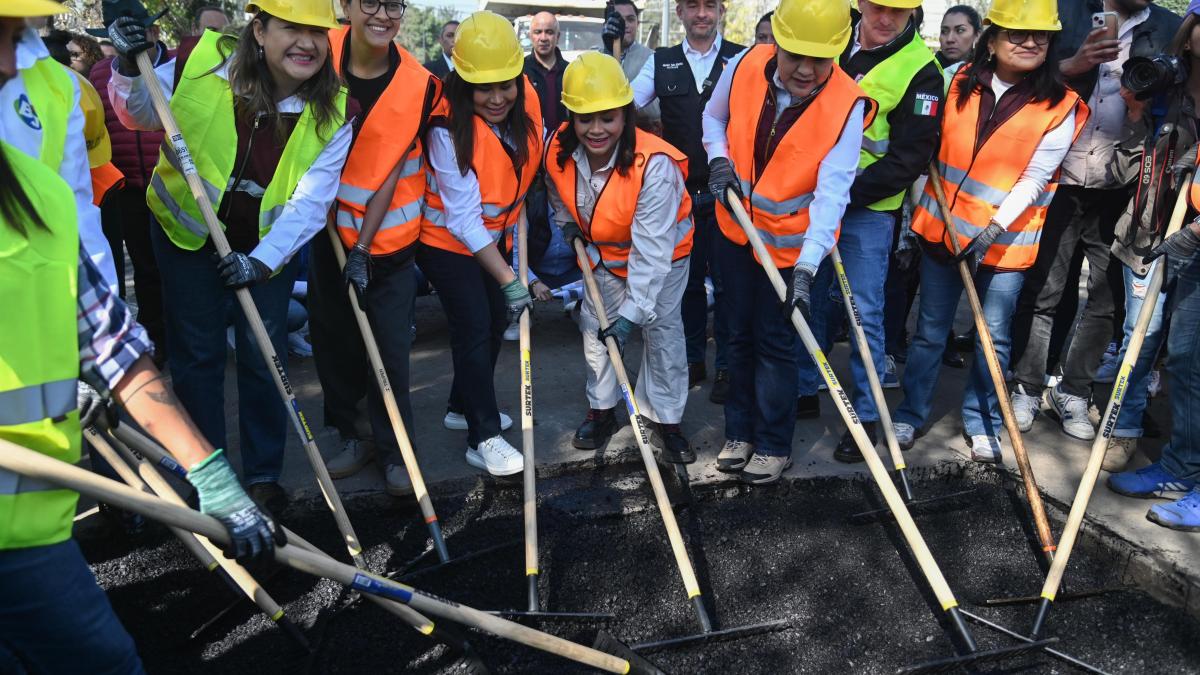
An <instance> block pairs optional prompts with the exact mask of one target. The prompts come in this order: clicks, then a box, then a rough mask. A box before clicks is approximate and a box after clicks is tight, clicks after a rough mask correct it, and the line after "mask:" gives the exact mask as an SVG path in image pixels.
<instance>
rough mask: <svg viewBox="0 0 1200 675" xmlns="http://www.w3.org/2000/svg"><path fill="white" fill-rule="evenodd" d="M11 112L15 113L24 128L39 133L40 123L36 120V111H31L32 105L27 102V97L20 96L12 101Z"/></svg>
mask: <svg viewBox="0 0 1200 675" xmlns="http://www.w3.org/2000/svg"><path fill="white" fill-rule="evenodd" d="M13 110H15V111H16V113H17V117H20V118H21V121H22V122H24V123H25V126H27V127H29V128H30V129H33V130H34V131H41V129H42V121H41V120H39V119H38V116H37V111H35V110H34V109H33V104H32V103H30V102H29V97H28V96H26V95H25V94H21V95H20V96H18V97H17V100H15V101H13Z"/></svg>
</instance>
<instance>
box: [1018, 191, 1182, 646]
mask: <svg viewBox="0 0 1200 675" xmlns="http://www.w3.org/2000/svg"><path fill="white" fill-rule="evenodd" d="M1190 182H1191V181H1189V180H1183V181H1180V185H1181V189H1180V190H1179V196H1178V197H1177V198H1176V199H1175V210H1174V211H1172V212H1171V220H1170V221H1169V222H1168V223H1167V231H1166V234H1165V235H1164V237H1169V236H1171V235H1172V234H1174V233H1175V232H1177V231H1179V228H1180V227H1182V226H1183V221H1184V218H1185V217H1186V216H1187V210H1188V201H1187V198H1188V190H1187V186H1188V184H1189V183H1190ZM1166 270H1167V261H1166V260H1159V261H1158V264H1156V265H1155V266H1154V273H1153V274H1154V276H1153V278H1151V280H1150V287H1149V288H1147V289H1146V298H1145V300H1143V301H1142V309H1141V312H1140V313H1138V317H1137V323H1136V324H1134V328H1133V334H1132V335H1130V336H1129V344H1128V345H1127V346H1126V347H1125V358H1124V359H1122V360H1121V367H1120V369H1119V370H1118V371H1117V379H1116V382H1115V383H1114V384H1113V390H1112V396H1110V397H1109V399H1108V406H1107V407H1106V408H1105V410H1104V418H1103V419H1102V420H1101V422H1100V433H1098V434H1096V440H1094V441H1092V452H1091V454H1090V455H1088V462H1087V466H1086V467H1085V468H1084V470H1083V476H1082V477H1081V478H1080V480H1079V488H1078V489H1077V490H1076V491H1075V499H1074V500H1073V501H1072V502H1071V512H1070V513H1069V514H1068V515H1067V524H1066V527H1064V528H1063V532H1062V540H1061V546H1060V548H1059V553H1060V555H1059V556H1058V558H1057V559H1055V561H1054V563H1053V564H1052V565H1050V572H1049V573H1048V574H1046V581H1045V583H1044V584H1043V585H1042V595H1041V598H1039V600H1040V604H1039V605H1038V610H1037V615H1036V617H1034V620H1033V628H1032V629H1031V630H1030V636H1031V637H1033V638H1035V639H1036V638H1037V637H1038V636H1039V635H1041V633H1042V629H1043V628H1044V627H1045V624H1046V617H1047V616H1048V615H1049V613H1050V605H1051V603H1053V602H1054V600H1055V597H1056V595H1057V594H1058V590H1059V586H1060V585H1061V584H1062V578H1063V574H1064V573H1065V572H1066V568H1067V561H1068V560H1069V559H1070V557H1071V551H1072V550H1073V549H1074V548H1075V541H1076V539H1077V538H1078V537H1079V530H1080V528H1081V527H1083V516H1084V514H1085V513H1086V512H1087V507H1088V502H1089V501H1090V500H1091V498H1092V490H1094V489H1095V487H1096V480H1097V479H1098V478H1099V477H1100V465H1101V464H1103V463H1104V453H1105V451H1106V450H1107V449H1108V441H1109V439H1110V438H1112V433H1113V429H1114V428H1115V427H1116V424H1117V413H1119V412H1120V410H1121V403H1122V402H1123V401H1124V400H1125V389H1126V387H1127V386H1128V385H1129V373H1130V372H1131V371H1132V370H1133V366H1134V364H1135V363H1137V359H1138V354H1140V353H1141V351H1142V342H1143V341H1144V340H1145V339H1146V330H1147V329H1148V328H1149V327H1150V319H1151V318H1153V316H1154V306H1155V304H1156V303H1157V302H1158V294H1159V293H1161V292H1162V287H1163V280H1164V279H1165V278H1166V275H1167V271H1166Z"/></svg>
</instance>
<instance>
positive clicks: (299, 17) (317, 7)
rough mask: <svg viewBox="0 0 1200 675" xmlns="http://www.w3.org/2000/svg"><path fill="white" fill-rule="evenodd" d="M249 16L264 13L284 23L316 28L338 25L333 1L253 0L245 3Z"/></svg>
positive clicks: (335, 26)
mask: <svg viewBox="0 0 1200 675" xmlns="http://www.w3.org/2000/svg"><path fill="white" fill-rule="evenodd" d="M246 11H247V12H249V13H250V14H257V13H258V12H266V13H267V14H270V15H271V16H276V17H279V18H280V19H283V20H284V21H290V22H291V23H298V24H300V25H302V26H316V27H317V28H337V27H338V26H339V25H340V24H339V23H338V20H337V15H336V14H334V13H333V0H254V2H249V3H246Z"/></svg>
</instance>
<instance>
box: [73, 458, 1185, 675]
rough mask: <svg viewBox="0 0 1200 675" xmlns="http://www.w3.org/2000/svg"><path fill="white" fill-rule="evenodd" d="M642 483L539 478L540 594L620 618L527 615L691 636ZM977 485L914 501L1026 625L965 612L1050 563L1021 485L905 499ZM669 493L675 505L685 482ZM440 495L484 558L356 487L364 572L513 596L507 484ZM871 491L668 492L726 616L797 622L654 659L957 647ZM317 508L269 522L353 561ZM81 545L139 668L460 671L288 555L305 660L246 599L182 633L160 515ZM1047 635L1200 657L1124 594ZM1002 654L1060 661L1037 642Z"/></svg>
mask: <svg viewBox="0 0 1200 675" xmlns="http://www.w3.org/2000/svg"><path fill="white" fill-rule="evenodd" d="M643 476H644V472H643V471H642V470H641V469H640V467H638V466H637V465H620V466H609V467H606V468H602V469H595V470H593V469H588V470H583V471H568V472H565V473H562V474H560V475H558V476H556V477H553V478H549V479H544V480H541V481H540V483H539V487H540V489H541V490H542V499H541V507H540V509H539V517H540V528H539V529H540V544H541V546H540V548H541V552H542V559H541V563H542V579H541V600H542V606H543V609H545V610H550V611H562V612H568V611H577V612H611V613H613V614H615V615H616V616H617V619H616V620H615V621H610V622H598V621H587V620H573V621H545V620H543V621H534V622H532V623H531V625H534V626H536V627H539V628H542V629H544V630H547V631H548V632H552V633H555V634H557V635H560V636H562V637H565V638H568V639H573V640H577V641H580V642H584V643H586V644H591V641H592V638H593V637H594V635H595V633H596V631H597V630H598V629H600V628H605V629H607V630H609V631H610V632H612V633H614V634H615V635H617V636H618V637H620V638H621V639H623V640H625V641H627V642H629V643H637V642H649V641H654V640H659V639H664V638H671V637H679V636H684V635H689V634H693V633H696V632H697V631H698V630H699V629H698V625H697V622H696V619H695V615H694V613H693V611H692V608H691V606H690V604H689V602H688V600H687V597H686V594H685V592H684V590H683V586H682V583H681V582H680V578H679V574H678V572H677V571H676V569H675V567H674V564H673V561H672V558H671V554H670V549H669V545H668V543H667V538H666V534H665V531H664V528H663V525H662V521H661V519H660V517H659V515H658V513H657V511H656V510H655V509H654V507H653V502H652V501H651V500H650V498H649V493H650V491H649V486H648V485H646V484H645V481H644V477H643ZM676 487H677V486H676ZM972 487H974V488H975V489H976V491H975V492H974V493H972V494H971V495H969V496H967V497H964V498H962V499H959V500H955V501H954V502H946V503H943V504H942V505H939V506H933V507H930V508H927V509H924V510H921V511H920V515H919V516H918V520H917V522H918V525H919V526H920V527H921V531H922V533H923V534H924V536H925V537H926V540H927V542H928V543H929V545H930V548H931V549H932V551H933V553H934V556H935V557H936V558H937V560H938V562H939V563H940V565H941V567H942V570H943V572H944V573H945V575H946V577H947V579H948V581H949V583H950V585H951V587H952V588H953V589H954V590H955V592H956V594H957V595H958V598H959V601H960V603H962V604H963V606H964V607H967V608H969V609H971V611H974V612H976V613H978V614H980V615H982V616H984V617H986V618H988V619H990V620H993V621H996V622H998V623H1001V624H1004V625H1006V626H1008V627H1010V628H1013V629H1015V630H1017V631H1019V632H1027V631H1028V627H1029V625H1030V623H1031V621H1032V619H1033V611H1034V608H1033V606H1020V607H1006V608H975V607H972V606H971V602H972V601H976V600H980V599H983V598H993V597H1008V596H1024V595H1036V594H1037V592H1038V590H1039V589H1040V586H1041V581H1042V578H1043V575H1042V572H1041V571H1040V569H1039V567H1038V560H1039V556H1038V553H1037V547H1036V544H1031V541H1032V535H1031V533H1030V531H1029V530H1028V529H1027V527H1026V526H1025V525H1024V522H1026V521H1025V520H1024V515H1023V513H1024V508H1025V507H1024V502H1023V500H1022V499H1021V497H1020V496H1018V495H1017V494H1016V493H1015V492H1014V491H1013V488H1012V487H1011V486H1009V485H1007V484H1000V483H997V482H993V481H991V480H987V479H983V480H981V479H979V478H971V477H951V478H945V477H944V478H939V479H932V480H929V481H926V482H918V483H916V485H915V489H916V491H917V492H918V497H921V496H933V495H936V494H947V493H950V492H954V491H957V490H963V489H967V488H972ZM674 496H675V497H676V498H677V499H678V501H681V502H682V501H683V499H682V493H680V492H679V491H678V490H676V491H675V494H674ZM436 501H437V509H438V513H439V515H440V516H441V517H442V520H443V526H444V527H445V530H446V533H447V545H448V547H449V549H450V553H451V556H466V555H468V554H476V555H474V557H470V558H469V559H467V560H464V561H462V562H460V563H457V564H451V565H448V566H445V567H438V568H433V569H429V566H430V565H432V564H433V563H434V562H436V556H434V555H433V554H432V553H425V552H426V549H427V541H426V530H425V527H424V525H423V524H422V523H421V521H420V518H419V513H418V512H417V510H416V508H415V506H413V507H409V505H408V504H407V503H403V504H401V503H395V504H394V505H392V506H387V505H383V506H381V502H379V500H374V499H371V500H353V499H351V500H349V501H348V502H347V503H348V505H349V506H350V511H351V513H350V515H351V520H352V521H353V523H354V525H355V528H356V530H357V531H358V535H359V538H360V540H361V541H362V542H364V544H366V545H367V546H368V549H367V551H366V555H367V560H368V564H369V566H370V567H371V569H372V571H375V572H380V573H384V572H388V573H392V574H402V573H406V574H410V575H411V576H409V577H408V578H407V579H406V581H407V583H411V584H413V585H414V586H416V587H417V588H419V589H421V590H424V591H426V592H429V593H433V594H436V595H440V596H442V597H446V598H449V599H452V600H454V601H457V602H460V603H463V604H466V605H470V606H472V607H475V608H477V609H485V610H487V609H524V608H525V607H524V605H525V578H524V558H523V551H522V548H521V536H522V521H521V492H520V486H519V484H518V485H513V484H497V483H494V482H490V481H488V482H481V483H479V484H477V485H476V486H474V487H473V488H472V489H469V490H467V491H465V492H463V493H461V494H458V495H457V496H455V497H452V498H442V499H439V500H436ZM879 502H880V500H879V499H878V497H877V496H876V491H875V488H874V487H873V485H871V484H869V483H866V482H861V481H846V480H833V479H829V480H804V481H796V482H784V483H783V484H781V485H778V486H775V487H774V488H770V489H755V490H750V489H747V488H744V487H740V486H715V487H708V488H704V489H702V490H701V489H698V490H697V491H696V501H695V502H694V503H693V504H692V505H691V506H685V505H680V506H679V507H678V508H677V514H678V516H679V520H680V524H681V526H682V527H683V529H684V533H685V536H686V538H687V539H688V540H689V543H690V545H691V550H692V559H693V562H694V564H695V566H696V568H697V572H698V574H699V576H700V579H701V586H702V589H703V591H704V593H705V597H706V599H707V602H708V604H709V607H710V611H711V612H712V613H713V615H714V617H715V621H716V623H717V624H718V627H734V626H739V625H745V624H754V623H760V622H764V621H770V620H774V619H786V620H787V622H788V623H787V626H786V628H784V629H783V630H778V631H775V632H770V633H764V634H757V635H752V636H749V637H743V638H740V639H736V640H727V641H719V642H711V643H708V644H703V645H698V646H691V647H687V648H679V649H668V650H664V651H659V652H656V653H654V654H652V655H651V658H652V660H653V661H654V662H655V663H657V664H658V665H659V666H660V667H662V668H663V669H664V670H666V671H668V672H671V673H703V672H713V673H723V672H738V673H781V672H789V673H830V672H855V673H890V672H894V671H895V670H896V669H897V668H899V667H902V666H905V665H911V664H915V663H918V662H923V661H928V660H931V659H936V658H941V657H945V656H950V655H952V654H953V653H954V651H953V650H954V647H953V645H952V643H951V638H950V633H949V632H948V631H947V630H946V627H945V626H943V625H941V624H940V623H939V621H940V616H941V614H942V612H941V611H940V609H939V608H938V606H937V603H936V601H934V600H933V598H932V596H931V595H930V594H929V593H927V592H926V591H925V584H924V581H923V579H922V578H921V577H920V576H919V572H918V571H917V569H916V567H915V565H914V564H913V563H912V561H911V559H910V558H909V556H908V555H907V552H906V549H905V548H904V545H903V540H902V538H901V536H900V533H899V530H898V529H897V528H896V527H895V525H894V524H892V523H889V522H888V521H886V520H875V521H871V522H869V523H867V524H856V523H854V522H852V521H851V520H849V519H848V518H847V516H849V515H850V514H852V513H855V512H859V511H862V510H865V509H868V508H873V507H875V506H879V505H880V504H879ZM316 506H317V505H316V504H314V505H313V507H314V508H311V509H309V508H302V507H294V508H293V509H292V510H291V511H290V512H288V513H285V514H284V515H283V517H282V520H283V521H284V522H285V524H287V525H288V526H289V527H291V528H292V529H293V530H295V531H297V532H299V533H300V534H302V535H304V536H305V537H306V538H308V539H309V540H311V541H313V542H314V543H315V544H317V545H318V546H320V547H321V548H322V549H324V550H325V551H327V552H329V553H330V554H332V555H334V556H335V557H338V558H344V557H345V552H344V548H343V547H342V545H341V543H340V541H339V538H338V535H337V531H336V529H335V527H334V524H333V521H332V517H331V516H330V515H329V514H328V512H326V511H324V510H323V509H321V508H316ZM81 544H82V545H83V547H84V552H85V554H86V555H87V556H88V559H89V561H91V563H92V568H93V570H94V571H95V573H96V576H97V579H98V580H99V582H100V585H101V586H102V587H103V588H104V589H105V590H106V591H107V593H108V596H109V598H110V600H111V601H112V604H113V606H114V608H115V609H116V611H117V614H118V615H119V616H120V617H121V619H122V621H123V622H124V624H125V626H126V627H127V628H128V629H129V631H130V633H131V634H132V635H133V637H134V639H135V640H136V642H137V644H138V646H139V648H140V650H141V654H142V658H143V659H144V661H145V665H146V667H147V669H148V671H149V672H151V673H191V672H195V673H214V672H221V673H267V672H289V673H357V672H397V673H456V672H463V668H462V665H461V662H460V660H459V658H458V656H457V655H456V654H455V653H453V652H452V651H451V650H450V649H449V648H447V647H445V646H443V645H440V644H438V643H436V642H433V641H432V640H430V639H429V638H426V637H424V636H422V635H419V634H417V633H416V632H415V631H413V630H412V629H411V628H409V627H407V626H405V625H403V624H402V623H400V621H399V620H398V619H396V618H395V617H394V616H392V615H390V614H387V613H385V612H384V611H382V610H380V609H379V608H377V607H376V606H375V605H373V604H371V603H366V602H363V601H362V600H361V599H358V600H355V599H354V598H353V597H352V596H351V595H350V594H348V593H346V592H345V591H344V590H343V589H342V588H341V587H340V586H339V585H337V584H334V583H333V582H330V581H326V580H319V579H316V578H314V577H309V576H305V575H302V574H300V573H298V572H294V571H290V570H283V571H278V572H275V573H274V574H272V573H271V572H267V573H266V574H260V575H259V578H260V579H263V580H264V584H263V585H264V586H265V587H266V588H267V590H268V591H269V592H270V593H271V594H272V595H273V596H274V597H275V599H276V600H278V601H279V602H280V603H281V604H283V605H284V608H285V610H286V612H287V614H288V615H289V616H290V617H291V618H292V620H293V621H295V622H296V623H298V624H299V625H300V626H301V628H302V629H304V631H305V632H306V634H307V636H308V638H309V640H310V642H311V643H312V645H313V651H312V652H311V653H305V652H303V651H301V650H300V649H299V648H297V647H296V646H295V644H294V643H293V642H291V641H290V640H289V639H288V638H287V637H286V636H284V635H283V633H282V631H280V630H278V629H277V628H275V627H274V625H273V624H272V623H271V622H270V620H269V619H268V618H267V617H265V616H263V615H261V614H259V613H258V612H257V610H256V608H254V607H253V606H252V605H251V604H250V603H249V602H248V601H243V602H242V603H241V604H240V605H238V606H237V607H236V608H235V609H234V610H233V611H231V612H229V613H228V614H227V615H226V616H225V617H224V618H223V619H221V620H220V621H218V622H216V623H215V624H214V625H213V626H211V627H210V628H209V629H207V630H206V631H204V632H203V633H201V634H200V635H197V636H196V637H195V638H194V639H192V638H189V635H190V634H191V633H192V632H193V631H194V630H195V629H196V628H197V627H198V626H200V625H201V624H203V623H204V622H205V621H207V620H208V619H209V618H211V617H212V616H213V615H215V614H216V613H217V612H218V611H220V610H221V609H222V608H224V607H225V606H226V605H228V604H229V603H230V600H231V598H232V596H231V595H230V594H229V593H227V592H226V591H225V589H224V587H223V586H222V585H221V584H220V583H219V582H218V581H217V580H216V579H214V578H213V577H212V576H211V575H209V574H208V573H206V572H205V571H203V570H202V569H199V568H198V566H197V565H196V564H195V562H194V561H193V560H192V559H191V558H190V557H189V556H188V555H187V553H186V552H185V551H184V550H183V548H182V547H181V546H180V545H179V544H178V543H177V542H176V541H175V540H174V539H173V538H172V537H171V536H170V535H169V534H168V533H166V532H165V530H162V529H161V528H155V529H154V530H151V531H150V532H149V533H147V534H145V535H142V537H141V538H139V539H138V540H136V541H133V542H128V541H125V540H123V539H122V538H120V537H113V536H95V535H93V536H90V537H83V538H82V540H81ZM697 545H699V546H697ZM131 547H132V548H131ZM1119 569H1121V561H1119V560H1116V559H1114V558H1112V557H1110V556H1109V554H1107V553H1105V552H1103V551H1091V550H1078V551H1076V553H1075V554H1074V555H1073V556H1072V558H1071V566H1070V568H1069V570H1068V574H1067V585H1068V586H1069V589H1068V590H1071V591H1083V590H1086V589H1089V588H1098V587H1109V586H1114V585H1121V579H1119V578H1118V575H1119V572H1118V570H1119ZM971 629H972V632H973V633H974V635H975V638H976V640H977V641H978V643H979V646H980V648H983V649H987V648H994V647H1002V646H1009V645H1012V644H1014V643H1013V641H1012V640H1010V639H1009V638H1005V637H1002V636H999V635H997V634H996V633H992V632H990V631H989V630H988V629H986V628H983V627H981V626H974V625H973V626H971ZM1047 632H1048V634H1049V636H1055V637H1059V638H1060V640H1061V642H1060V643H1059V644H1058V645H1056V647H1057V648H1058V649H1059V650H1061V651H1063V652H1066V653H1069V654H1071V655H1072V656H1075V657H1076V658H1079V659H1081V660H1083V661H1086V662H1089V663H1091V664H1093V665H1096V666H1098V667H1101V668H1103V669H1105V670H1107V671H1109V672H1161V673H1168V672H1196V669H1197V668H1198V666H1197V664H1200V622H1197V621H1196V620H1195V619H1193V618H1192V617H1190V616H1189V615H1187V614H1186V613H1184V612H1183V611H1182V610H1180V609H1176V608H1173V607H1169V606H1166V605H1164V604H1162V603H1159V602H1157V601H1155V600H1154V599H1152V598H1150V597H1149V596H1147V595H1146V594H1144V593H1142V592H1141V591H1138V590H1136V589H1129V590H1123V591H1120V592H1116V593H1110V594H1106V595H1102V596H1098V597H1094V598H1090V599H1087V600H1079V601H1076V602H1062V603H1057V604H1056V605H1055V607H1054V611H1053V613H1052V615H1051V619H1050V623H1049V625H1048V629H1047ZM467 636H468V638H469V639H470V641H471V643H472V645H473V646H474V648H475V650H476V652H478V654H479V655H480V657H481V658H482V660H483V662H484V663H486V664H487V666H488V667H489V668H490V669H491V671H492V672H493V673H555V674H556V675H558V674H562V673H575V672H587V671H586V670H585V669H583V668H582V667H578V666H577V665H576V664H574V663H571V662H569V661H565V660H562V659H558V658H556V657H553V656H550V655H547V654H543V653H540V652H537V651H534V650H531V649H527V648H525V647H523V646H520V645H516V644H513V643H510V642H506V641H502V640H500V639H498V638H493V637H491V636H488V635H484V634H482V633H478V632H473V631H468V632H467ZM1004 667H1005V669H1006V670H1005V672H1011V668H1014V667H1017V668H1021V667H1025V668H1028V670H1026V671H1025V672H1072V671H1073V668H1071V667H1070V666H1067V665H1065V664H1062V663H1061V662H1058V661H1054V660H1052V659H1050V658H1049V657H1047V656H1045V655H1039V656H1029V657H1022V658H1020V659H1017V660H1015V661H1011V662H1008V663H1005V664H1004ZM995 668H996V667H995V666H987V667H986V668H985V669H984V670H985V671H987V669H991V670H990V672H996V670H995Z"/></svg>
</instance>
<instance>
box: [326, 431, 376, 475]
mask: <svg viewBox="0 0 1200 675" xmlns="http://www.w3.org/2000/svg"><path fill="white" fill-rule="evenodd" d="M372 459H375V444H374V443H372V442H370V441H360V440H358V439H357V438H348V439H346V441H345V442H344V443H343V444H342V451H341V452H339V453H338V454H337V455H336V456H335V457H334V458H333V459H331V460H329V461H328V462H325V468H326V469H328V470H329V476H330V478H348V477H350V476H353V475H354V474H356V473H358V472H359V471H360V470H361V469H362V468H363V467H364V466H366V465H367V464H368V463H369V462H370V461H371V460H372Z"/></svg>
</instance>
